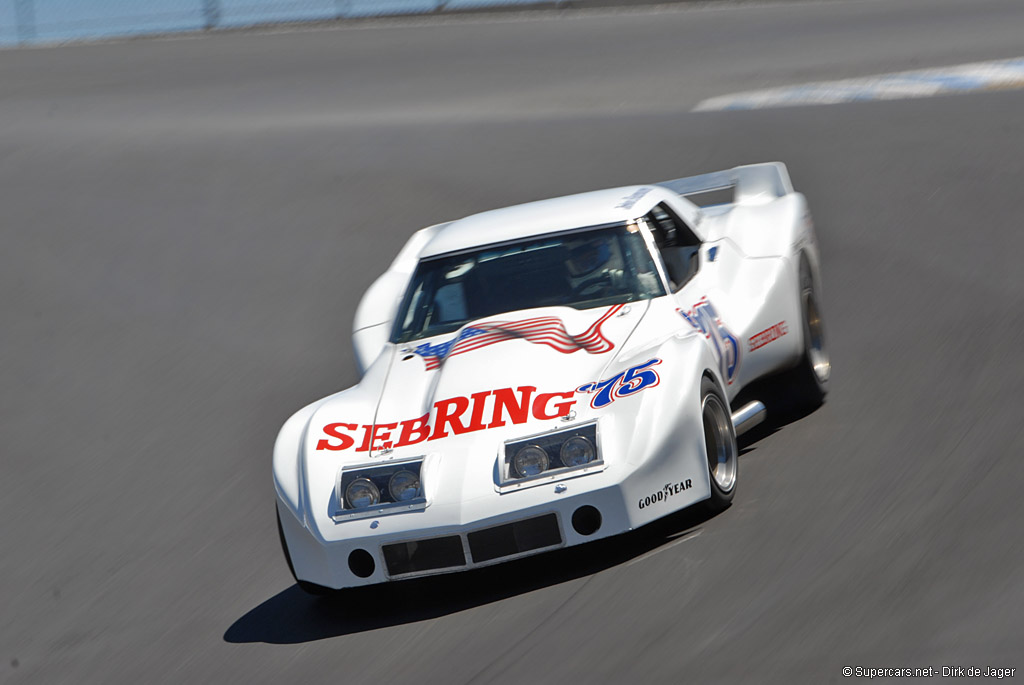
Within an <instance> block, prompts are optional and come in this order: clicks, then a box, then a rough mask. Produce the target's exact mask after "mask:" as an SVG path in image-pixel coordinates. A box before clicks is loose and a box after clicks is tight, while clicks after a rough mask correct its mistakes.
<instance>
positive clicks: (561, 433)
mask: <svg viewBox="0 0 1024 685" xmlns="http://www.w3.org/2000/svg"><path fill="white" fill-rule="evenodd" d="M600 445H601V443H600V442H599V441H598V435H597V422H596V421H592V422H590V423H586V424H583V425H580V426H575V427H573V428H568V429H565V430H556V431H549V432H547V433H541V434H540V435H534V436H532V437H526V438H520V439H518V440H510V441H509V442H506V443H505V459H504V462H505V463H504V465H503V467H502V468H501V469H500V481H499V483H498V486H499V489H501V488H503V487H505V486H508V487H520V486H521V485H522V484H523V482H524V481H532V484H535V485H536V484H540V483H544V482H547V481H549V480H553V479H556V478H558V477H559V476H560V475H562V474H564V473H567V472H570V471H576V470H585V469H589V468H590V467H592V466H601V465H603V464H604V461H603V460H602V459H601V448H600ZM568 475H581V474H571V473H570V474H568Z"/></svg>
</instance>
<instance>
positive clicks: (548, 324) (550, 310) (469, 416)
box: [307, 301, 649, 462]
mask: <svg viewBox="0 0 1024 685" xmlns="http://www.w3.org/2000/svg"><path fill="white" fill-rule="evenodd" d="M648 306H649V303H648V302H646V301H645V302H635V303H630V304H625V305H614V306H609V307H602V308H597V309H588V310H583V311H578V310H576V309H573V308H570V307H547V308H539V309H531V310H528V311H524V312H515V313H510V314H503V315H501V317H500V318H494V319H487V320H481V321H477V322H472V323H470V324H467V325H465V326H463V327H462V328H461V329H459V330H458V331H455V332H453V333H449V334H446V335H442V336H436V337H433V338H429V339H424V340H417V341H415V342H413V343H409V344H405V345H390V346H389V348H387V349H385V351H384V352H383V353H382V354H381V356H380V358H378V360H377V361H376V362H375V363H374V364H373V365H372V366H371V368H370V369H368V372H367V375H366V376H365V377H364V379H363V381H362V382H361V383H360V385H359V386H357V387H358V390H359V393H358V394H359V397H360V400H359V401H358V402H354V401H353V397H352V396H351V395H350V394H349V393H343V394H340V395H337V396H335V397H334V398H331V399H329V400H327V401H326V402H324V403H323V404H322V405H320V406H319V408H318V409H317V411H316V413H315V414H314V416H313V417H312V420H311V421H310V424H309V431H308V433H307V449H312V450H314V451H315V450H317V447H318V445H319V447H320V450H321V451H322V450H323V448H324V447H329V448H333V447H340V446H341V445H344V448H341V449H338V450H337V452H338V456H341V457H343V461H345V462H347V461H360V460H365V459H366V458H367V457H374V456H377V455H378V454H379V453H381V452H385V453H390V452H392V451H396V450H402V449H403V448H406V447H409V446H411V445H418V443H419V442H425V441H428V440H429V441H430V442H431V443H432V446H433V445H434V444H437V443H435V441H437V440H441V441H442V442H444V441H445V439H446V438H451V437H455V436H458V435H461V434H463V433H466V432H474V431H476V430H482V429H484V428H487V429H490V428H502V427H505V426H506V425H509V424H513V423H514V424H519V423H530V424H531V425H532V424H535V423H547V422H549V421H550V420H551V419H554V418H558V416H560V415H564V414H567V413H569V411H574V412H575V413H576V416H577V417H578V418H580V419H583V418H585V414H586V413H587V412H588V411H589V410H590V408H589V406H587V405H586V403H574V405H573V406H572V408H571V409H570V408H568V406H567V402H568V399H569V398H571V397H572V396H573V394H574V393H575V391H576V389H577V388H579V387H580V386H583V385H585V384H587V383H594V382H597V381H600V380H601V379H602V378H603V374H604V372H605V370H606V369H607V367H608V366H609V365H610V364H611V363H612V361H613V360H614V359H615V358H616V354H617V352H618V351H619V350H621V349H622V347H623V345H624V344H625V342H626V341H627V339H628V338H629V336H630V334H631V333H632V332H633V330H634V329H635V328H636V326H637V325H638V324H639V322H640V321H641V320H642V319H643V317H644V314H645V312H646V311H647V309H648ZM498 396H500V397H501V398H502V400H503V401H504V404H503V405H502V406H501V407H498V406H497V405H498V400H497V399H496V398H497V397H498ZM513 401H514V402H515V407H520V408H521V407H523V406H527V405H528V406H529V415H528V416H526V418H525V420H524V421H519V420H512V419H513V418H515V419H518V418H521V417H519V416H515V417H513V416H510V411H509V407H510V406H511V405H510V404H509V403H511V402H513ZM511 413H512V414H514V413H515V412H511ZM415 422H419V423H415ZM330 426H336V428H334V429H333V430H332V429H330V428H328V430H326V431H325V430H324V429H325V427H330ZM428 427H429V435H427V434H425V433H424V431H425V430H426V429H427V428H428ZM544 429H546V426H545V427H544V428H540V430H544ZM332 432H333V433H338V434H343V435H345V436H346V437H344V438H340V437H339V438H337V440H334V441H331V440H330V439H329V438H330V436H331V435H332ZM505 433H507V431H506V430H501V431H497V433H496V435H495V437H499V435H498V434H505ZM325 434H326V436H328V442H327V443H321V442H320V440H321V439H322V438H324V436H325ZM420 438H422V440H421V439H420ZM422 449H423V447H422V446H418V447H416V449H414V450H412V451H422ZM395 456H400V455H398V454H396V455H395Z"/></svg>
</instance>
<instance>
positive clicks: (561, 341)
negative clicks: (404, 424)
mask: <svg viewBox="0 0 1024 685" xmlns="http://www.w3.org/2000/svg"><path fill="white" fill-rule="evenodd" d="M624 306H625V305H624V304H617V305H615V306H613V307H610V308H609V309H608V311H606V312H605V313H604V314H602V315H601V318H599V319H598V320H597V321H595V322H594V323H593V324H591V326H590V327H589V328H588V329H587V330H585V331H583V333H581V334H579V335H572V334H570V333H569V331H567V330H566V328H565V324H564V323H563V322H562V320H561V319H559V318H558V317H556V316H539V317H537V318H534V319H523V320H521V321H488V322H485V323H478V324H473V325H472V326H467V327H466V328H463V329H462V330H461V331H459V334H458V335H457V336H455V338H454V339H452V340H449V341H447V342H443V343H437V344H436V345H431V344H429V343H423V344H422V345H420V346H418V347H416V348H415V349H414V350H413V352H415V353H416V354H418V355H420V356H421V357H423V360H424V361H425V362H426V364H427V370H428V371H429V370H431V369H436V368H437V367H439V366H441V364H442V363H443V362H444V360H445V359H447V358H448V357H454V356H455V355H457V354H465V353H466V352H472V351H473V350H478V349H480V348H482V347H487V346H489V345H494V344H495V343H500V342H503V341H505V340H517V339H518V340H527V341H529V342H531V343H535V344H537V345H547V346H548V347H550V348H551V349H553V350H556V351H558V352H561V353H562V354H572V353H573V352H575V351H577V350H585V351H586V352H588V353H590V354H603V353H605V352H610V351H611V350H613V349H615V344H614V343H613V342H612V341H611V340H609V339H608V338H606V337H604V334H603V333H601V326H602V325H604V322H605V321H607V320H608V319H610V318H611V317H612V316H614V315H615V313H616V312H618V311H619V310H620V309H622V308H623V307H624Z"/></svg>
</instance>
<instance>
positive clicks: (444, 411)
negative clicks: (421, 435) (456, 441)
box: [430, 397, 469, 440]
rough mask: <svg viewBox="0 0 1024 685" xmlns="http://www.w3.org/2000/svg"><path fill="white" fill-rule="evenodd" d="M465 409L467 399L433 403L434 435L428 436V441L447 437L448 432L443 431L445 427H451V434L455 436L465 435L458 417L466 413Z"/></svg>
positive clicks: (467, 407) (467, 406) (464, 428)
mask: <svg viewBox="0 0 1024 685" xmlns="http://www.w3.org/2000/svg"><path fill="white" fill-rule="evenodd" d="M467 409H469V398H466V397H453V398H451V399H450V400H439V401H437V402H434V411H435V412H436V414H435V418H434V433H433V435H431V436H430V439H431V440H437V439H438V438H446V437H448V431H447V430H445V426H451V427H452V432H453V433H455V434H456V435H459V434H460V433H465V432H466V430H467V429H466V427H465V426H463V425H462V422H461V421H459V417H460V416H462V415H463V414H464V413H466V410H467Z"/></svg>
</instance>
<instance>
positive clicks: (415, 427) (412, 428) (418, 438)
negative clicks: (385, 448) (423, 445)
mask: <svg viewBox="0 0 1024 685" xmlns="http://www.w3.org/2000/svg"><path fill="white" fill-rule="evenodd" d="M429 420H430V414H424V415H423V416H421V417H419V418H418V419H409V420H408V421H402V432H401V433H400V434H399V436H398V444H397V445H395V447H404V446H406V445H415V444H416V443H418V442H423V441H424V440H426V439H427V436H429V435H430V426H429V425H428V424H427V421H429Z"/></svg>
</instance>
